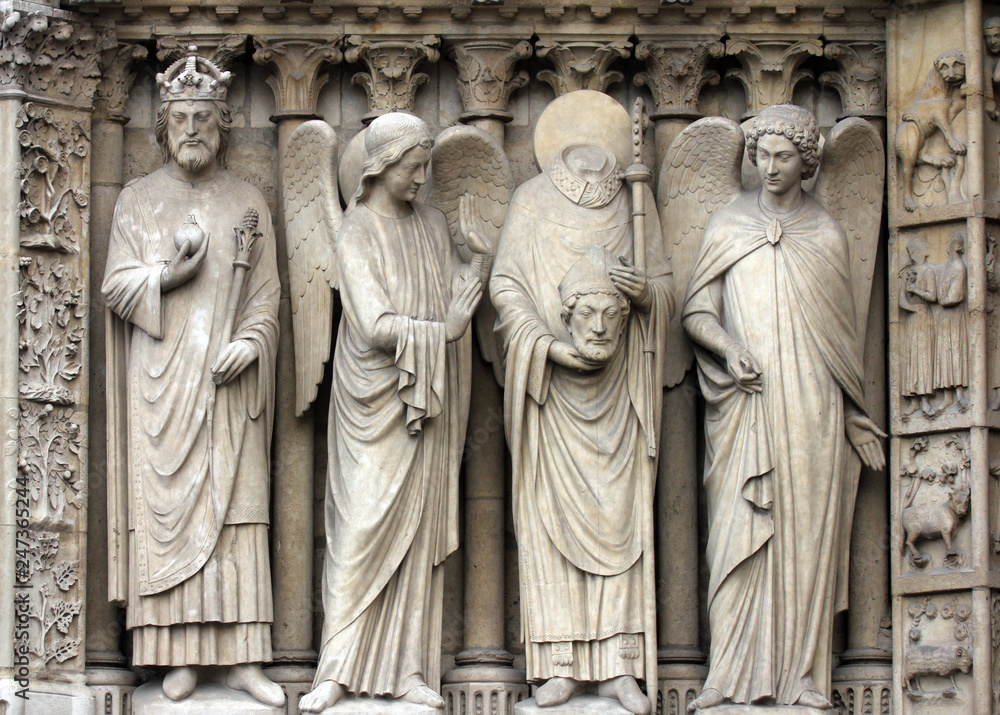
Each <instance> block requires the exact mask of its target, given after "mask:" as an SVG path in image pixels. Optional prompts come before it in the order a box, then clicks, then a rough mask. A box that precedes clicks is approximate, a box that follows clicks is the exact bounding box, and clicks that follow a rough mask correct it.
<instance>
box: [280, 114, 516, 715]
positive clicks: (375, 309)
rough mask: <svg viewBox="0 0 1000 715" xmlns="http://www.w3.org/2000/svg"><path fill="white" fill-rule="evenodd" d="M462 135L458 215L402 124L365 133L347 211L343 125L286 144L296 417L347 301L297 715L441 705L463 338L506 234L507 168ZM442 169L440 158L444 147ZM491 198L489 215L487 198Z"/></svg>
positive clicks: (484, 144)
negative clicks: (396, 703) (492, 220)
mask: <svg viewBox="0 0 1000 715" xmlns="http://www.w3.org/2000/svg"><path fill="white" fill-rule="evenodd" d="M458 131H459V133H458V134H456V133H454V132H452V133H449V136H450V137H457V139H458V140H460V143H461V146H463V147H465V148H464V149H462V150H460V151H462V152H463V153H464V154H465V155H467V157H468V161H469V162H471V163H472V164H473V165H474V166H471V167H470V166H469V165H468V164H466V165H464V166H463V165H462V163H461V160H460V159H459V158H456V157H455V156H454V155H452V156H450V157H449V156H447V155H442V156H441V162H440V163H441V164H442V165H443V166H450V167H454V168H456V170H457V171H458V172H459V174H461V175H463V176H465V177H466V179H467V180H468V181H469V182H471V183H472V184H473V185H470V186H468V187H467V188H468V189H469V195H466V194H459V195H458V196H452V197H450V200H449V203H448V206H449V210H448V215H447V216H446V215H445V214H444V213H442V212H441V211H439V210H438V209H436V208H432V207H430V206H426V205H424V204H422V203H419V202H417V201H415V198H416V195H417V192H418V190H419V189H420V187H421V186H422V185H423V184H424V182H425V180H426V178H427V167H428V163H429V162H430V159H431V150H432V147H434V144H435V141H434V139H433V137H432V136H431V133H430V129H429V128H428V126H427V125H426V124H425V123H424V122H423V121H422V120H420V119H418V118H417V117H415V116H412V115H410V114H404V113H401V112H393V113H389V114H386V115H384V116H381V117H379V118H377V119H375V121H373V122H372V123H371V125H370V126H369V127H368V129H367V130H366V134H365V137H364V147H365V157H364V161H363V164H362V166H361V173H360V177H359V179H358V185H357V186H350V187H345V188H346V189H347V191H348V192H349V193H350V195H351V196H352V198H351V201H350V203H349V205H348V209H347V212H346V214H343V215H341V212H340V205H339V200H338V198H337V187H336V176H337V172H336V168H335V167H334V166H333V163H334V157H335V156H336V136H335V134H334V132H333V129H332V128H331V127H329V125H327V124H325V123H324V122H321V121H313V122H307V123H305V124H303V125H302V126H300V127H298V128H297V129H296V131H295V132H294V133H293V134H292V136H291V138H290V140H289V145H288V147H287V148H286V162H285V166H286V171H285V174H284V176H283V177H282V180H283V182H284V185H285V197H286V210H285V216H286V217H287V220H288V224H287V228H286V233H287V235H288V242H289V245H290V246H291V247H292V250H293V251H294V253H293V255H292V256H291V257H290V258H289V277H290V284H291V286H292V290H293V293H292V307H293V318H294V325H293V329H294V332H295V340H296V374H297V390H298V396H299V402H298V408H299V409H300V410H303V409H305V408H306V407H308V405H309V403H310V402H311V401H312V400H313V399H314V398H315V395H316V384H317V383H318V382H319V381H321V380H322V378H323V367H324V363H325V361H326V359H327V358H328V357H329V354H330V343H329V341H330V333H329V327H328V325H329V323H330V322H331V316H332V292H331V291H332V289H339V291H340V295H341V300H342V301H343V313H342V317H341V321H340V332H339V334H338V337H337V351H336V354H335V356H334V362H333V387H332V397H331V404H330V419H329V455H330V457H329V464H328V470H327V489H326V512H325V513H326V536H327V545H326V559H325V566H324V573H323V607H324V611H325V620H324V624H323V636H322V650H321V652H320V657H319V665H318V668H317V671H316V677H315V680H314V681H313V690H312V691H311V692H310V693H308V694H306V695H305V696H304V697H303V698H302V700H301V702H300V709H301V710H302V711H303V712H317V713H318V712H322V711H323V710H324V709H326V708H327V707H330V706H331V705H333V704H334V703H336V702H337V701H339V700H341V699H342V698H344V697H345V696H346V695H347V694H349V693H350V694H353V695H361V694H365V695H377V696H387V697H389V698H394V699H402V700H406V701H409V702H412V703H416V704H420V705H425V706H429V707H434V708H443V707H444V700H443V699H442V698H441V696H440V695H439V694H438V693H437V692H436V691H437V689H438V688H439V680H440V662H441V657H440V654H441V619H442V606H443V601H442V597H443V592H442V587H443V566H442V564H443V562H444V560H445V558H446V557H447V556H448V555H449V554H450V553H452V552H453V551H454V550H455V549H456V548H457V546H458V514H457V511H456V510H457V506H458V474H459V467H460V464H461V455H462V446H463V443H464V440H465V429H466V421H467V419H468V412H469V400H470V350H471V334H470V333H469V330H468V328H469V324H470V322H471V320H472V316H473V313H474V311H475V309H476V306H477V305H478V303H479V301H480V298H481V297H482V290H483V285H484V281H485V280H486V278H487V276H488V275H489V271H490V265H491V263H492V248H491V245H490V240H489V239H490V236H491V233H490V232H491V231H495V230H496V227H494V228H492V229H491V228H489V227H487V226H486V222H485V221H484V220H483V219H482V218H481V214H488V215H490V216H491V217H496V218H497V220H498V221H500V222H502V220H503V214H504V208H505V205H506V204H505V201H504V198H503V197H504V190H505V187H506V186H507V184H506V179H505V178H504V177H505V176H506V175H507V174H505V172H506V171H508V168H509V166H508V164H507V163H506V157H505V156H504V155H503V152H502V149H501V148H500V147H499V144H498V143H497V142H496V141H495V140H493V139H492V138H491V137H489V135H487V134H485V132H482V131H481V130H477V129H475V128H472V127H462V128H461V130H458ZM444 134H445V133H444V132H443V133H442V135H444ZM445 142H448V143H449V145H450V146H452V147H453V148H454V147H455V146H456V144H454V143H453V142H452V141H451V140H449V139H448V138H447V137H444V138H443V139H442V143H445ZM434 156H435V162H436V163H437V157H438V156H439V154H438V152H437V151H436V150H435V153H434ZM458 185H459V186H461V182H459V184H458ZM472 193H475V195H476V197H477V198H476V199H474V198H473V197H472V196H471V194H472ZM484 200H485V201H486V202H487V203H486V206H487V207H489V208H485V209H484V208H483V205H482V203H480V204H477V203H476V202H477V201H480V202H482V201H484ZM449 223H451V225H452V226H453V227H454V235H453V231H452V230H451V229H449ZM337 228H339V230H338V231H336V238H335V239H334V236H333V231H334V230H335V229H337ZM463 255H465V256H466V257H467V258H468V261H466V260H463ZM300 344H301V345H303V347H304V348H305V349H304V350H303V351H301V352H300V351H299V345H300ZM307 351H308V352H307ZM370 707H371V708H372V709H373V710H374V711H377V712H382V710H381V708H383V707H384V706H383V705H380V704H379V703H378V702H375V703H373V704H371V706H370Z"/></svg>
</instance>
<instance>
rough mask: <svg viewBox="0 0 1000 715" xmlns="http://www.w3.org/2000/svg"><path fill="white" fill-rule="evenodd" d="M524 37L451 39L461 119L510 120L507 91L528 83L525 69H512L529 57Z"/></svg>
mask: <svg viewBox="0 0 1000 715" xmlns="http://www.w3.org/2000/svg"><path fill="white" fill-rule="evenodd" d="M532 52H533V50H532V47H531V44H530V43H529V42H528V41H527V40H521V41H520V42H517V41H515V40H492V39H491V40H454V41H452V42H450V43H449V46H448V56H449V57H450V58H451V59H452V60H454V62H455V65H456V67H457V68H458V93H459V94H460V95H461V97H462V107H463V108H464V110H465V111H464V112H463V113H462V116H461V117H460V119H461V120H462V121H468V120H470V119H483V118H486V119H490V118H493V119H500V120H501V121H504V122H509V121H510V120H511V119H513V115H511V113H510V112H508V111H507V103H508V102H509V100H510V95H511V94H512V93H513V92H514V91H515V90H518V89H520V88H521V87H524V86H525V85H527V84H528V79H529V78H528V71H527V70H523V69H522V70H517V71H515V70H514V66H515V65H516V64H517V62H519V61H520V60H524V59H527V58H529V57H531V54H532Z"/></svg>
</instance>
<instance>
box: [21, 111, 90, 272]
mask: <svg viewBox="0 0 1000 715" xmlns="http://www.w3.org/2000/svg"><path fill="white" fill-rule="evenodd" d="M15 124H16V126H17V129H18V142H19V143H20V145H21V207H20V212H21V246H23V247H25V248H48V249H53V250H56V251H62V252H64V253H76V252H78V251H79V239H80V235H81V233H82V231H83V230H84V228H85V226H86V225H87V223H88V222H89V221H90V196H89V193H88V188H87V187H89V186H90V176H89V174H90V162H89V160H88V158H87V156H88V154H89V152H90V123H89V120H88V119H87V117H86V115H82V114H78V113H75V112H70V111H67V110H61V109H56V108H53V107H45V106H43V105H40V104H37V103H35V102H26V103H25V104H24V105H23V106H22V107H21V109H20V110H19V111H18V114H17V120H16V121H15Z"/></svg>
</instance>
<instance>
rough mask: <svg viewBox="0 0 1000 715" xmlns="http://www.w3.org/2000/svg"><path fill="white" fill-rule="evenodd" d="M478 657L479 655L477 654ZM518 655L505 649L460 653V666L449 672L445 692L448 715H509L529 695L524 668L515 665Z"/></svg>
mask: <svg viewBox="0 0 1000 715" xmlns="http://www.w3.org/2000/svg"><path fill="white" fill-rule="evenodd" d="M477 656H478V657H477ZM513 660H514V656H512V655H511V654H510V653H507V652H506V651H502V650H488V649H476V650H468V651H463V652H462V653H460V654H459V655H458V656H457V657H456V659H455V662H456V664H457V666H458V667H456V668H452V669H451V670H449V671H448V672H447V673H445V675H444V678H443V681H444V682H443V685H442V688H441V690H442V695H443V696H444V700H445V712H446V713H447V714H448V715H473V714H476V715H478V714H479V713H491V714H493V715H508V714H509V713H513V712H515V707H516V705H517V703H518V702H520V701H522V700H524V699H525V698H526V697H528V684H527V683H526V682H525V679H524V671H521V670H518V669H516V668H513V667H511V663H513Z"/></svg>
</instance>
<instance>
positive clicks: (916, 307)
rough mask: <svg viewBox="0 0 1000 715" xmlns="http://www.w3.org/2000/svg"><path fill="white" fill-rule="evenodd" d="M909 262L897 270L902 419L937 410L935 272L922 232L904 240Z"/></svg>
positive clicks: (929, 415) (931, 415) (930, 415)
mask: <svg viewBox="0 0 1000 715" xmlns="http://www.w3.org/2000/svg"><path fill="white" fill-rule="evenodd" d="M906 252H907V254H908V255H909V259H910V260H909V262H908V263H907V264H906V266H904V268H903V270H902V271H901V272H900V281H899V284H900V290H899V309H900V310H902V311H904V314H905V318H904V322H903V331H902V333H903V336H902V337H903V339H902V341H901V342H902V345H901V346H900V351H899V387H900V392H901V393H902V395H903V397H904V398H905V399H906V401H907V402H908V403H909V404H908V405H907V407H906V408H905V409H904V410H903V414H902V417H903V420H904V421H906V420H908V419H909V418H910V416H911V415H912V414H913V413H914V412H916V411H917V409H918V408H919V409H921V410H922V411H923V414H924V415H925V416H927V417H933V416H934V415H935V414H937V413H936V411H935V410H934V408H933V407H932V406H931V397H932V396H933V394H934V357H935V345H934V321H933V320H932V318H931V305H932V304H934V303H936V302H937V273H936V272H935V271H934V266H933V265H932V264H930V263H928V262H927V258H928V256H930V246H929V245H928V243H927V239H926V238H924V237H923V236H918V237H916V238H911V239H910V241H909V242H908V243H907V244H906Z"/></svg>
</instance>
